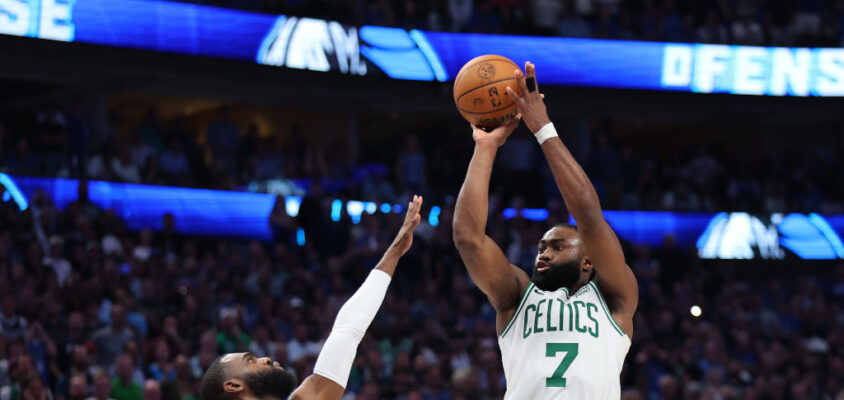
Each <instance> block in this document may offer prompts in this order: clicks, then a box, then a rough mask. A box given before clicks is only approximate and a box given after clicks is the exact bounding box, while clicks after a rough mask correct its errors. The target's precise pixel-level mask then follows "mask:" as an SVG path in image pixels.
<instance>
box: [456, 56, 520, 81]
mask: <svg viewBox="0 0 844 400" xmlns="http://www.w3.org/2000/svg"><path fill="white" fill-rule="evenodd" d="M470 61H471V60H470ZM490 61H503V62H506V63H508V64H513V66H515V67H516V68H519V66H518V65H516V63H514V62H513V61H512V60H508V59H506V58H504V57H501V58H487V59H483V60H481V61H476V62H475V63H473V64H469V65H464V66H463V68H460V71H459V72H458V73H457V78H454V81H455V82H457V81H459V80H460V77H461V76H463V74H465V73H466V71H468V70H470V69H472V67H474V66H475V65H478V64H480V63H485V62H490ZM519 70H521V68H519Z"/></svg>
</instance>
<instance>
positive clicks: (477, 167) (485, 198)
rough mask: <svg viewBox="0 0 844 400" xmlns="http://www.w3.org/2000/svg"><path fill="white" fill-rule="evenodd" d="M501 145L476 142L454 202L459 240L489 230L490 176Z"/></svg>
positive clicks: (457, 239)
mask: <svg viewBox="0 0 844 400" xmlns="http://www.w3.org/2000/svg"><path fill="white" fill-rule="evenodd" d="M497 151H498V149H497V148H494V147H492V146H486V145H476V146H475V153H474V154H473V155H472V161H470V162H469V169H468V170H467V171H466V179H465V180H464V181H463V186H462V187H461V188H460V194H458V195H457V203H456V204H455V206H454V222H453V228H454V240H455V242H456V243H457V244H460V243H461V242H463V241H465V240H474V239H476V238H477V237H479V236H481V235H483V234H484V232H485V231H486V221H487V215H488V214H489V179H490V175H492V164H493V162H494V161H495V153H496V152H497Z"/></svg>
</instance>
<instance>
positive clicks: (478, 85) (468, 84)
mask: <svg viewBox="0 0 844 400" xmlns="http://www.w3.org/2000/svg"><path fill="white" fill-rule="evenodd" d="M517 69H519V66H518V65H516V63H514V62H512V61H510V60H509V59H508V58H506V57H502V56H496V55H493V54H487V55H485V56H480V57H475V58H473V59H471V60H470V61H469V62H467V63H466V65H464V66H463V68H461V69H460V72H459V73H458V74H457V79H455V80H454V104H456V105H457V110H458V111H460V114H461V115H463V118H466V120H467V121H469V122H470V123H471V124H473V125H475V126H477V127H479V128H486V129H492V128H497V127H499V126H501V125H504V124H505V123H507V122H508V121H510V120H511V119H513V117H515V116H516V114H518V112H519V110H518V108H517V107H516V103H515V102H514V101H513V99H511V98H510V96H508V95H507V86H510V87H511V88H513V90H515V91H516V93H519V92H520V91H519V87H518V86H517V84H516V78H515V77H514V76H513V72H514V71H515V70H517Z"/></svg>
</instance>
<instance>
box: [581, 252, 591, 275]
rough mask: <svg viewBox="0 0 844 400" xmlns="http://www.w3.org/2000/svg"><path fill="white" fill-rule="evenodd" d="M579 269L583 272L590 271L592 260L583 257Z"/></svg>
mask: <svg viewBox="0 0 844 400" xmlns="http://www.w3.org/2000/svg"><path fill="white" fill-rule="evenodd" d="M580 269H581V270H583V271H584V272H586V271H592V260H591V259H590V258H589V256H583V258H582V259H580Z"/></svg>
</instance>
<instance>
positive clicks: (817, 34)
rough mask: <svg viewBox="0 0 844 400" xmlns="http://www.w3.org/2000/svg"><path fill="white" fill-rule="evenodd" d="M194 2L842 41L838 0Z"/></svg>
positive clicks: (472, 28)
mask: <svg viewBox="0 0 844 400" xmlns="http://www.w3.org/2000/svg"><path fill="white" fill-rule="evenodd" d="M189 1H191V0H189ZM192 1H193V2H196V3H201V4H208V5H215V6H220V7H230V8H241V9H247V10H253V11H261V12H266V13H278V14H287V15H296V16H309V17H317V18H324V19H331V20H336V21H342V22H346V23H349V24H355V25H358V26H360V25H364V24H372V25H387V26H399V27H403V28H407V29H414V28H415V29H426V30H434V31H456V32H477V33H503V34H526V35H542V36H564V37H584V38H589V37H592V38H607V39H631V40H656V41H669V42H702V43H729V44H746V45H770V46H823V47H840V46H841V45H842V42H843V40H844V35H842V31H841V24H842V23H844V2H841V1H840V0H775V1H774V0H771V1H769V0H431V1H411V0H343V1H327V0H285V1H275V0H273V1H268V0H192Z"/></svg>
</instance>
